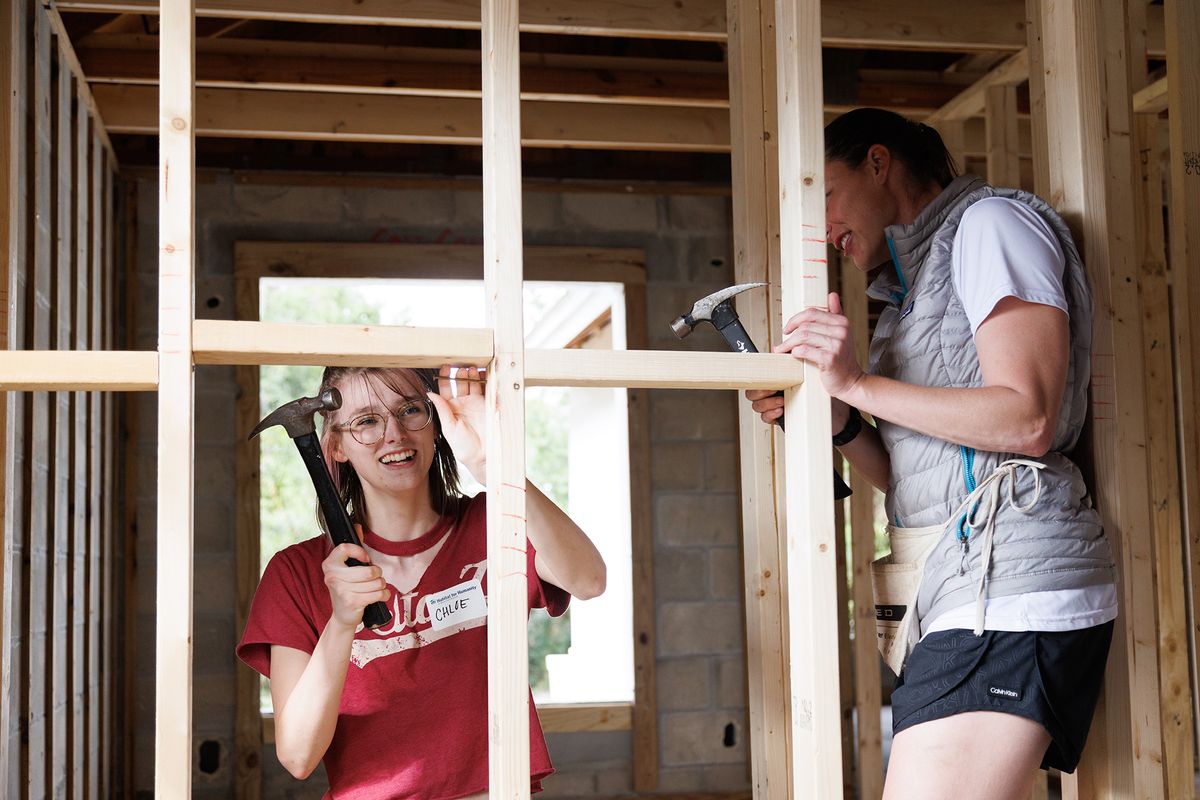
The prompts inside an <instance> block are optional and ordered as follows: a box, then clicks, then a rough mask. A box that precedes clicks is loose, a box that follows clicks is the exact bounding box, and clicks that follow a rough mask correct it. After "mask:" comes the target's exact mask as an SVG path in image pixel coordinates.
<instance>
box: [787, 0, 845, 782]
mask: <svg viewBox="0 0 1200 800" xmlns="http://www.w3.org/2000/svg"><path fill="white" fill-rule="evenodd" d="M820 5H821V4H820V3H819V2H818V0H777V2H776V4H775V13H776V20H775V50H776V53H777V58H778V66H777V73H776V74H777V75H778V85H777V87H776V90H777V97H778V101H777V102H778V108H779V197H780V199H779V220H780V222H779V233H780V253H781V256H782V260H781V263H782V288H783V295H782V298H783V316H784V318H785V319H787V318H788V317H790V316H792V315H793V314H795V313H797V312H799V311H800V310H801V309H804V308H809V307H819V308H820V307H827V306H826V304H827V292H828V290H829V280H828V269H827V265H826V251H825V196H824V195H825V191H824V186H825V180H824V176H825V171H824V162H825V147H824V132H823V125H822V120H823V116H822V111H821V107H822V96H821V93H822V82H821V42H820V33H819V31H818V30H817V28H816V26H814V25H813V24H812V23H811V20H813V19H815V18H816V17H817V16H818V14H819V13H820ZM803 371H804V377H805V380H804V382H803V383H802V384H801V385H800V386H799V387H798V388H796V389H789V390H787V391H785V392H784V398H785V401H784V402H785V406H784V407H785V409H786V411H785V413H786V415H787V419H788V420H789V422H790V423H791V424H789V425H788V427H787V433H786V435H785V436H784V449H785V456H786V459H787V481H786V486H787V509H788V517H787V558H786V561H785V566H786V570H787V593H786V609H787V613H786V620H787V625H788V664H789V668H790V671H791V679H790V686H791V703H790V704H791V728H792V739H791V750H792V775H791V779H792V784H791V790H792V797H793V798H795V800H799V798H814V799H815V798H829V797H838V796H840V795H841V793H842V776H841V774H840V773H841V766H842V754H841V715H840V700H839V683H838V675H837V671H838V670H837V666H836V665H837V664H838V629H837V610H836V608H835V607H834V606H835V605H836V598H837V583H838V581H839V580H841V579H842V578H841V577H840V576H839V575H838V574H837V565H836V557H835V550H836V548H835V546H834V541H833V540H834V536H835V535H836V534H835V532H834V524H833V500H832V497H831V495H830V491H829V474H830V472H832V471H833V456H832V448H831V447H830V446H829V440H830V438H831V437H832V435H833V433H832V431H831V430H830V421H829V396H828V395H827V394H825V392H824V390H823V389H822V388H821V382H820V380H819V376H818V372H817V368H816V367H815V366H813V365H812V364H809V363H805V364H804V366H803Z"/></svg>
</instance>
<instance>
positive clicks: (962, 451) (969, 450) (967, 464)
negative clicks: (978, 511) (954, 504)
mask: <svg viewBox="0 0 1200 800" xmlns="http://www.w3.org/2000/svg"><path fill="white" fill-rule="evenodd" d="M958 456H959V458H961V459H962V468H963V483H964V484H966V487H967V494H970V493H971V492H973V491H975V474H974V473H975V448H974V447H966V446H964V445H959V446H958ZM969 513H970V509H966V510H965V511H963V515H962V517H960V518H959V520H958V541H959V542H960V543H961V544H962V546H963V549H964V550H966V547H967V537H968V535H969V534H968V533H967V514H969Z"/></svg>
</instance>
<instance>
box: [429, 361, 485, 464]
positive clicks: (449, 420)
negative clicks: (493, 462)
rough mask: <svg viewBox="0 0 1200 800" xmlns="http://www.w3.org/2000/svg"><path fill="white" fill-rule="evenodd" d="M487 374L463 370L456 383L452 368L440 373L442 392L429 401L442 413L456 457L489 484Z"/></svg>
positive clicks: (445, 368) (444, 369) (445, 430)
mask: <svg viewBox="0 0 1200 800" xmlns="http://www.w3.org/2000/svg"><path fill="white" fill-rule="evenodd" d="M483 375H484V371H483V370H480V369H479V367H459V368H458V371H457V373H455V375H454V378H453V380H451V378H450V366H449V365H448V364H444V365H442V368H441V370H439V371H438V390H437V392H436V393H435V392H430V393H429V400H430V402H432V403H433V405H434V407H435V408H436V409H437V412H438V419H439V421H440V422H441V425H442V435H443V436H445V437H446V443H447V444H449V445H450V449H451V450H453V451H454V457H455V458H456V459H457V460H458V462H459V463H460V464H463V465H464V466H466V468H467V469H469V470H470V471H471V475H473V476H474V478H475V480H477V481H479V482H480V483H485V482H486V481H487V474H486V469H485V467H486V464H487V442H486V441H484V432H485V431H486V429H487V427H486V426H487V420H486V418H485V416H484V412H485V408H486V407H485V405H484V399H483V396H484V380H485V378H484V377H483Z"/></svg>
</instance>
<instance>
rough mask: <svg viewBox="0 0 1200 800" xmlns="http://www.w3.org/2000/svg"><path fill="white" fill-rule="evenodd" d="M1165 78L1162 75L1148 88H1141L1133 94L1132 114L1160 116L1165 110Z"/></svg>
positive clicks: (1166, 96)
mask: <svg viewBox="0 0 1200 800" xmlns="http://www.w3.org/2000/svg"><path fill="white" fill-rule="evenodd" d="M1169 94H1170V93H1169V90H1168V89H1167V76H1166V75H1164V76H1162V77H1161V78H1159V79H1158V80H1156V81H1155V82H1154V83H1151V84H1150V85H1149V86H1143V87H1142V88H1141V89H1138V90H1137V91H1136V92H1134V93H1133V112H1134V113H1135V114H1161V113H1162V112H1163V111H1166V110H1167V98H1168V96H1169Z"/></svg>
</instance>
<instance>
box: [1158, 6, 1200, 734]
mask: <svg viewBox="0 0 1200 800" xmlns="http://www.w3.org/2000/svg"><path fill="white" fill-rule="evenodd" d="M1166 13H1167V75H1168V77H1170V78H1171V80H1170V83H1169V84H1168V86H1167V97H1168V107H1169V109H1170V113H1169V117H1168V119H1167V131H1168V141H1169V142H1170V164H1169V167H1168V169H1169V182H1170V186H1171V194H1170V198H1169V219H1168V224H1169V225H1170V251H1169V253H1168V263H1169V264H1170V278H1171V282H1172V288H1173V291H1172V300H1171V302H1172V310H1173V315H1172V318H1173V321H1174V324H1175V360H1174V368H1175V374H1176V386H1177V387H1178V392H1179V412H1178V416H1177V418H1176V419H1177V425H1178V436H1179V463H1180V464H1181V465H1182V469H1181V471H1180V475H1179V485H1180V490H1181V498H1180V499H1181V502H1182V506H1183V525H1184V542H1185V544H1186V546H1187V553H1188V569H1189V576H1190V580H1189V581H1188V583H1187V589H1188V592H1189V594H1190V598H1189V599H1190V602H1191V611H1192V628H1191V631H1190V632H1189V633H1190V638H1191V641H1192V655H1193V659H1194V658H1195V652H1196V649H1195V647H1196V644H1195V643H1196V638H1197V637H1196V631H1197V620H1198V619H1200V616H1198V612H1200V586H1198V582H1200V461H1198V460H1200V370H1198V369H1197V367H1196V359H1197V358H1198V357H1200V323H1197V321H1196V315H1197V314H1200V196H1198V195H1200V87H1198V86H1197V84H1198V83H1200V52H1198V51H1197V48H1196V40H1195V32H1196V30H1197V29H1198V28H1200V8H1197V6H1196V4H1195V3H1189V2H1179V0H1168V2H1167V4H1166ZM1176 76H1177V77H1176ZM1195 675H1196V673H1195V666H1194V665H1193V698H1192V702H1193V713H1194V714H1196V718H1197V719H1200V705H1198V704H1200V689H1198V688H1197V684H1196V682H1195V680H1196V678H1195Z"/></svg>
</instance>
